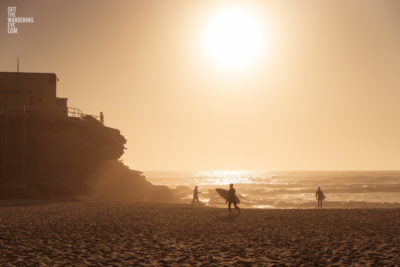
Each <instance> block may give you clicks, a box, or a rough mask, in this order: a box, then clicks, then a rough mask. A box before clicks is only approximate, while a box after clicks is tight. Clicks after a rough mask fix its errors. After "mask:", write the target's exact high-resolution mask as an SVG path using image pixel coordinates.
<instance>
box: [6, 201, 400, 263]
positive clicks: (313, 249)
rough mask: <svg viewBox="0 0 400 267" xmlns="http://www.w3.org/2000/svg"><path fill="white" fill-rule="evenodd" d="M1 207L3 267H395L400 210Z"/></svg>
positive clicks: (74, 204) (81, 204)
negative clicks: (231, 214) (236, 211)
mask: <svg viewBox="0 0 400 267" xmlns="http://www.w3.org/2000/svg"><path fill="white" fill-rule="evenodd" d="M227 215H228V214H227V210H225V209H219V208H208V207H197V206H196V207H195V208H193V209H191V206H190V205H184V204H137V203H136V204H134V203H128V202H98V201H58V202H52V203H46V202H33V203H29V202H28V201H23V202H21V201H3V202H1V203H0V265H1V266H13V265H16V266H29V265H35V266H37V265H52V266H70V265H74V266H86V265H93V266H94V265H96V266H99V265H104V266H111V265H113V266H129V265H152V266H157V265H158V266H160V265H179V266H182V265H187V266H190V265H207V266H208V265H232V264H234V265H276V266H284V265H292V266H300V265H303V266H310V265H315V266H326V265H337V266H343V265H351V264H354V265H357V264H360V265H375V266H382V265H388V266H390V265H392V266H393V265H395V264H398V263H399V262H400V246H399V243H400V236H399V234H398V233H400V224H399V221H400V210H399V209H348V210H345V209H343V210H333V209H327V210H316V209H312V210H310V209H308V210H300V209H298V210H255V209H243V210H242V214H241V216H240V217H238V216H235V217H232V218H229V217H228V216H227Z"/></svg>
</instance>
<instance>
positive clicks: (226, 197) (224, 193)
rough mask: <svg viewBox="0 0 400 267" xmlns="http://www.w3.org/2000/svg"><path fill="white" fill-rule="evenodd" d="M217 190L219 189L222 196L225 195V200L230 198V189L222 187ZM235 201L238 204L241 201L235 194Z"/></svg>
mask: <svg viewBox="0 0 400 267" xmlns="http://www.w3.org/2000/svg"><path fill="white" fill-rule="evenodd" d="M215 190H216V191H217V193H218V194H219V195H220V196H221V197H223V198H224V199H225V200H228V198H229V191H228V190H225V189H222V188H217V189H215ZM235 202H236V204H239V203H240V199H239V198H238V197H237V196H235Z"/></svg>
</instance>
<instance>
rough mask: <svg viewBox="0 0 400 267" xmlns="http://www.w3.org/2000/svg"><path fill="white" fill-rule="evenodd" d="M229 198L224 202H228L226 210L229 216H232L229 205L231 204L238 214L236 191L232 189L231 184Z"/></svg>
mask: <svg viewBox="0 0 400 267" xmlns="http://www.w3.org/2000/svg"><path fill="white" fill-rule="evenodd" d="M229 187H230V188H229V191H228V192H229V196H228V200H227V201H226V202H228V209H229V216H231V215H232V211H231V205H232V203H233V205H234V206H235V209H237V211H238V214H240V209H239V207H238V206H237V205H236V190H235V188H233V184H230V185H229Z"/></svg>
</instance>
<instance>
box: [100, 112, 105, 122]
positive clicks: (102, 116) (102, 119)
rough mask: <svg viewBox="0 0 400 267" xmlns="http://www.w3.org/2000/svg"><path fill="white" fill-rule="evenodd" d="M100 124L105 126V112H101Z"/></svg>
mask: <svg viewBox="0 0 400 267" xmlns="http://www.w3.org/2000/svg"><path fill="white" fill-rule="evenodd" d="M100 122H101V125H104V113H103V111H102V112H100Z"/></svg>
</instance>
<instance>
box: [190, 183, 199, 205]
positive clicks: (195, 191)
mask: <svg viewBox="0 0 400 267" xmlns="http://www.w3.org/2000/svg"><path fill="white" fill-rule="evenodd" d="M195 200H197V203H198V204H199V205H200V200H199V189H198V187H197V185H196V187H195V188H194V190H193V201H192V205H194V201H195Z"/></svg>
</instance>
